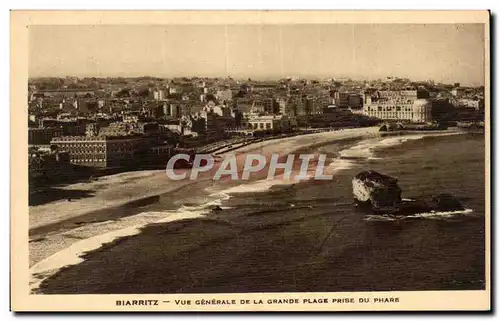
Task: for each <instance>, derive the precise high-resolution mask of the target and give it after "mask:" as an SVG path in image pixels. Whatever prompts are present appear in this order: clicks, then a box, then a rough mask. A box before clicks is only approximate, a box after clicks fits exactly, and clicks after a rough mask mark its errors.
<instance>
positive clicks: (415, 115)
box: [363, 90, 432, 123]
mask: <svg viewBox="0 0 500 321" xmlns="http://www.w3.org/2000/svg"><path fill="white" fill-rule="evenodd" d="M428 97H429V95H428V92H426V91H417V90H400V91H377V92H375V93H374V94H365V97H364V100H365V101H364V105H363V113H364V114H365V115H367V116H370V117H376V118H379V119H384V120H400V121H408V122H413V123H427V122H430V121H432V116H431V111H432V105H431V101H430V100H428V99H427V98H428Z"/></svg>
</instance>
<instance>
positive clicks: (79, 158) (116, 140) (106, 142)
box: [51, 136, 144, 167]
mask: <svg viewBox="0 0 500 321" xmlns="http://www.w3.org/2000/svg"><path fill="white" fill-rule="evenodd" d="M51 144H53V145H56V146H57V148H58V150H61V151H65V152H68V154H69V156H70V162H71V163H73V164H75V165H82V166H94V167H120V166H126V165H127V164H133V162H134V158H135V157H134V156H135V153H136V152H137V151H138V150H140V149H141V147H144V139H143V138H142V137H140V136H118V137H113V136H61V137H54V138H53V139H52V141H51Z"/></svg>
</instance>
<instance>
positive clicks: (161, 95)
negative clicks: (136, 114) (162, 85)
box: [153, 89, 166, 100]
mask: <svg viewBox="0 0 500 321" xmlns="http://www.w3.org/2000/svg"><path fill="white" fill-rule="evenodd" d="M153 99H154V100H165V99H166V95H165V91H164V90H162V89H156V90H154V91H153Z"/></svg>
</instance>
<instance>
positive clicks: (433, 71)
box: [29, 24, 485, 85]
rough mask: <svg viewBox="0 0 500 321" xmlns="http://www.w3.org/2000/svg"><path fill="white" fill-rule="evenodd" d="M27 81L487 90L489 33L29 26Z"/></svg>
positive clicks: (465, 29) (480, 29)
mask: <svg viewBox="0 0 500 321" xmlns="http://www.w3.org/2000/svg"><path fill="white" fill-rule="evenodd" d="M29 37H30V39H29V43H30V47H29V76H30V77H42V76H53V77H64V76H79V77H84V76H88V77H108V76H109V77H113V76H122V77H135V76H157V77H166V78H168V77H183V76H186V77H190V76H200V77H226V76H231V77H234V78H247V77H250V78H255V79H273V78H281V77H288V76H292V77H293V76H298V77H317V78H341V77H350V78H353V79H377V78H385V77H405V78H410V79H412V80H430V79H432V80H434V81H440V82H446V83H453V82H460V83H462V84H467V85H484V71H485V67H484V25H482V24H460V25H459V24H293V25H162V26H160V25H154V26H153V25H151V26H147V25H135V26H131V25H128V26H127V25H121V26H118V25H115V26H81V25H80V26H30V29H29Z"/></svg>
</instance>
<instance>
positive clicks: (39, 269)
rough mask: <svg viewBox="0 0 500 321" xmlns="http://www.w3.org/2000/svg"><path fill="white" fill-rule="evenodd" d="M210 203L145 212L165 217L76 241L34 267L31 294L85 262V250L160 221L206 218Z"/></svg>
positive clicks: (100, 245)
mask: <svg viewBox="0 0 500 321" xmlns="http://www.w3.org/2000/svg"><path fill="white" fill-rule="evenodd" d="M211 204H216V202H215V201H213V202H209V203H206V204H203V205H201V206H181V207H180V208H179V209H177V210H172V211H165V212H144V213H142V214H145V215H147V214H155V215H153V216H154V217H157V216H158V215H159V214H160V215H161V216H164V218H162V219H160V220H154V221H148V222H144V223H142V224H136V225H133V226H129V227H126V228H122V229H118V230H114V231H112V232H107V233H104V234H100V235H96V236H93V237H90V238H87V239H83V240H81V241H78V242H75V243H73V244H72V245H70V246H69V247H67V248H65V249H63V250H61V251H59V252H57V253H55V254H53V255H51V256H49V257H48V258H45V259H44V260H42V261H40V262H38V263H36V264H35V265H34V266H32V267H31V269H30V274H31V281H30V290H31V292H32V293H36V291H37V290H38V288H39V287H40V284H41V283H42V282H43V281H44V280H45V279H47V278H48V277H50V276H52V275H54V274H55V273H57V272H58V271H59V270H60V269H62V268H64V267H67V266H72V265H77V264H79V263H81V262H83V261H84V259H83V257H82V256H83V255H84V254H85V253H88V252H91V251H94V250H97V249H99V248H101V247H102V246H103V245H105V244H108V243H111V242H113V241H116V240H117V239H120V238H123V237H127V236H133V235H137V234H139V233H141V231H142V228H144V227H146V226H147V225H149V224H161V223H168V222H173V221H180V220H185V219H194V218H200V217H203V216H205V215H206V214H208V213H209V212H210V208H209V207H210V205H211Z"/></svg>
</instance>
